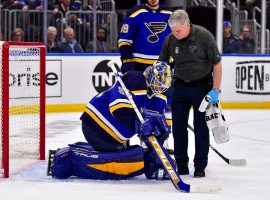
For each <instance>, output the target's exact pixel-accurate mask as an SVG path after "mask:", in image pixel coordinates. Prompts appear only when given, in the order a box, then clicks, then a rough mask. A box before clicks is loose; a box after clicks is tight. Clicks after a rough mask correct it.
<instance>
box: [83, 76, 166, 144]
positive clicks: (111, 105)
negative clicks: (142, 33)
mask: <svg viewBox="0 0 270 200" xmlns="http://www.w3.org/2000/svg"><path fill="white" fill-rule="evenodd" d="M122 80H123V82H124V83H125V85H126V87H127V88H128V90H129V91H130V92H131V94H132V96H133V100H134V102H135V104H136V105H137V107H138V109H141V108H145V109H147V110H152V111H155V112H157V113H160V114H163V113H164V110H165V106H166V103H167V98H166V96H165V95H164V94H158V95H154V96H153V97H152V98H149V92H150V91H149V90H147V86H146V81H145V77H144V75H143V73H142V72H140V71H130V72H128V73H126V74H124V75H123V77H122ZM136 117H137V115H136V113H135V111H134V109H133V107H132V105H131V104H130V102H129V100H128V99H127V97H126V96H125V94H124V91H123V89H122V88H121V86H120V84H119V83H118V82H116V83H115V84H114V85H113V86H112V87H111V88H109V89H108V90H106V91H104V92H103V93H100V94H98V95H97V96H95V97H94V98H92V99H91V100H90V102H89V103H88V104H87V106H86V108H85V111H84V113H83V114H82V116H81V120H82V121H83V123H86V124H88V125H89V126H91V128H93V130H95V131H96V133H98V134H100V136H101V137H102V138H104V139H106V140H108V141H113V142H115V141H117V142H119V143H121V144H125V143H126V142H127V140H128V139H129V138H131V137H132V136H133V135H134V134H136V131H135V130H136V128H135V122H136Z"/></svg>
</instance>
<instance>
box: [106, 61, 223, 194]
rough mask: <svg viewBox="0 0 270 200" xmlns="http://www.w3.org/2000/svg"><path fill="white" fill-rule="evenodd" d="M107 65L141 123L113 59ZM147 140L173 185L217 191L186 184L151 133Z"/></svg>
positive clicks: (184, 190)
mask: <svg viewBox="0 0 270 200" xmlns="http://www.w3.org/2000/svg"><path fill="white" fill-rule="evenodd" d="M107 65H108V67H110V68H111V69H112V71H113V73H114V75H115V77H116V80H117V81H118V82H119V84H120V85H121V87H122V89H123V91H124V93H125V95H126V97H127V98H128V100H129V102H130V104H131V105H132V107H133V109H134V111H135V112H136V114H137V116H138V118H139V120H140V122H141V123H143V122H144V119H143V117H142V115H141V113H140V111H139V109H138V107H137V106H136V104H135V102H134V101H133V97H132V95H131V93H130V92H129V90H128V89H127V88H126V86H125V84H124V82H123V81H122V79H121V74H120V73H119V72H118V71H117V70H116V67H115V65H114V61H110V62H108V63H107ZM147 140H148V142H149V143H150V145H151V147H152V148H153V150H154V152H155V154H156V156H157V157H158V159H159V160H160V162H161V163H162V166H163V169H164V170H165V171H166V172H167V174H168V175H169V177H170V180H171V182H172V184H173V185H174V187H175V188H176V189H177V190H179V191H182V192H211V191H219V190H221V188H220V187H219V186H213V187H211V186H209V187H196V186H191V185H189V184H186V183H184V182H183V181H182V179H181V178H180V176H179V175H178V173H177V172H176V167H175V165H174V164H172V162H171V159H169V158H168V156H169V155H168V154H167V152H166V150H165V149H164V148H163V147H162V145H160V144H159V142H158V140H157V139H156V137H155V136H154V135H151V136H149V137H147Z"/></svg>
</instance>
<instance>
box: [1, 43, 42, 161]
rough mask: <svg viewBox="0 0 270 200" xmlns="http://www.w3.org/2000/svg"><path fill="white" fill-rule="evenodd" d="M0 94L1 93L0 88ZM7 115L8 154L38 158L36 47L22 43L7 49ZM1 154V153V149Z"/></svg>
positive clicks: (38, 110) (38, 127)
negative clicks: (22, 44)
mask: <svg viewBox="0 0 270 200" xmlns="http://www.w3.org/2000/svg"><path fill="white" fill-rule="evenodd" d="M1 52H2V51H1ZM1 56H2V55H1ZM2 64H3V63H1V66H2ZM1 84H2V83H1ZM0 93H1V94H2V91H1V92H0ZM1 107H2V106H1ZM8 117H9V152H10V154H9V157H10V158H12V157H13V158H14V157H21V156H27V157H29V156H30V157H37V156H38V155H39V139H40V49H39V48H35V47H25V46H10V48H9V116H8ZM1 121H2V120H1ZM1 134H2V132H1ZM1 136H2V135H1ZM1 138H2V137H1ZM0 149H2V148H0ZM2 151H3V150H2ZM0 153H1V155H2V152H0ZM1 160H2V159H1ZM0 162H1V161H0Z"/></svg>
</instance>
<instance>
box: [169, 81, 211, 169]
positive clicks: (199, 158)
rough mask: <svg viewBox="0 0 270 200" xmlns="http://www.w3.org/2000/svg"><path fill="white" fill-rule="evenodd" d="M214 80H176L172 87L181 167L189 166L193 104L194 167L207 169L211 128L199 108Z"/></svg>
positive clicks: (174, 130)
mask: <svg viewBox="0 0 270 200" xmlns="http://www.w3.org/2000/svg"><path fill="white" fill-rule="evenodd" d="M211 83H212V81H209V82H191V83H187V82H184V81H182V80H175V82H174V84H173V88H172V122H173V137H174V154H175V159H176V162H177V165H178V166H179V167H181V166H182V167H185V166H187V164H188V162H189V157H188V130H187V127H188V118H189V111H190V108H191V106H193V110H194V133H195V156H194V167H195V168H196V169H205V168H206V166H207V162H208V152H209V130H208V127H207V125H206V121H205V112H204V113H202V112H200V111H199V110H198V108H199V106H200V104H201V101H202V99H203V98H204V96H205V95H206V94H207V93H208V92H209V91H210V90H211V88H212V85H211Z"/></svg>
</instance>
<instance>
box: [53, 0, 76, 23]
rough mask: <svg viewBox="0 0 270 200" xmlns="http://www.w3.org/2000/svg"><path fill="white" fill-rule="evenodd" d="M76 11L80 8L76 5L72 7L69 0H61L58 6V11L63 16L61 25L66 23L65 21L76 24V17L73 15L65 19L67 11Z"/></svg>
mask: <svg viewBox="0 0 270 200" xmlns="http://www.w3.org/2000/svg"><path fill="white" fill-rule="evenodd" d="M76 10H80V7H79V6H78V5H76V6H74V4H73V5H72V4H71V1H70V0H62V1H61V3H60V5H59V11H60V12H61V13H62V14H63V21H62V23H66V20H69V21H70V22H76V21H77V16H76V15H75V14H70V15H69V16H68V19H66V18H65V17H66V12H67V11H76ZM59 17H60V16H59ZM59 20H61V19H60V18H59V19H58V21H59ZM59 22H60V21H59Z"/></svg>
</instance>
